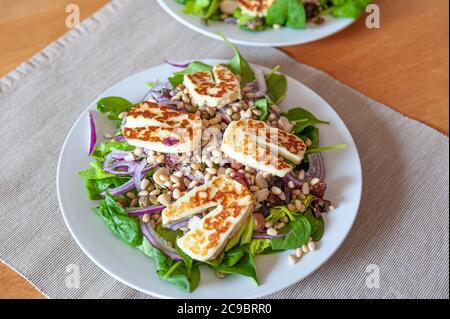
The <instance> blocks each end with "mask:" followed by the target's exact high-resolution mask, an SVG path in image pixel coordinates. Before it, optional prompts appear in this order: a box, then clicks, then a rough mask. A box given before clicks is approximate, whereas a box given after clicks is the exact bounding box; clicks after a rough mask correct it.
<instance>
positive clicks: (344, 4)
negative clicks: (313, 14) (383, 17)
mask: <svg viewBox="0 0 450 319" xmlns="http://www.w3.org/2000/svg"><path fill="white" fill-rule="evenodd" d="M372 2H373V1H372V0H323V1H322V6H323V8H324V9H325V10H324V11H323V14H328V13H329V14H331V15H333V16H335V17H337V18H353V19H357V18H359V17H360V16H361V15H362V14H363V13H364V11H365V10H366V7H367V6H368V5H369V4H371V3H372Z"/></svg>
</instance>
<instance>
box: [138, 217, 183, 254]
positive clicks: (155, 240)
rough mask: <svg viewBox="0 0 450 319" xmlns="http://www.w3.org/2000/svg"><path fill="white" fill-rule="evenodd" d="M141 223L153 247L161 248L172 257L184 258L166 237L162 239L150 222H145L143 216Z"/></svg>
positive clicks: (142, 229)
mask: <svg viewBox="0 0 450 319" xmlns="http://www.w3.org/2000/svg"><path fill="white" fill-rule="evenodd" d="M139 220H140V224H141V231H142V234H143V235H144V236H145V238H147V240H148V241H149V242H150V244H152V246H153V247H155V248H157V249H159V250H161V251H162V252H163V253H164V255H166V256H167V257H169V258H170V259H173V260H176V261H181V260H183V259H182V258H181V257H180V255H178V253H177V252H176V250H175V249H174V248H173V247H171V246H170V245H169V244H168V243H167V242H166V241H165V240H164V239H162V238H161V237H160V236H159V235H158V233H157V232H156V231H155V230H154V229H153V228H152V227H151V226H150V224H149V223H144V222H143V221H142V218H139Z"/></svg>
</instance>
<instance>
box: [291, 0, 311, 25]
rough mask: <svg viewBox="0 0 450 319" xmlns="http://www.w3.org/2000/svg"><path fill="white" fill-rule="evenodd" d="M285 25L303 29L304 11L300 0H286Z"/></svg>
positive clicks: (304, 21) (304, 23) (304, 22)
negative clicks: (286, 13) (286, 14)
mask: <svg viewBox="0 0 450 319" xmlns="http://www.w3.org/2000/svg"><path fill="white" fill-rule="evenodd" d="M286 26H288V27H290V28H292V29H304V28H305V27H306V12H305V7H304V6H303V3H302V2H301V1H298V0H288V16H287V22H286Z"/></svg>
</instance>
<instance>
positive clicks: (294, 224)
mask: <svg viewBox="0 0 450 319" xmlns="http://www.w3.org/2000/svg"><path fill="white" fill-rule="evenodd" d="M283 230H284V233H285V234H286V236H284V237H280V238H275V239H272V249H273V250H286V249H297V248H298V247H301V246H303V245H304V244H306V243H307V242H308V238H309V236H311V225H310V224H309V221H308V219H306V218H305V217H303V216H298V215H296V216H295V218H294V220H292V221H291V222H289V223H288V224H287V225H286V226H285V227H284V228H283Z"/></svg>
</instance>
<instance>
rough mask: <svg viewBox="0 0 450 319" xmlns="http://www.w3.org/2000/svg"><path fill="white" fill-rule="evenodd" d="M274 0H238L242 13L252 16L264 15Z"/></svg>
mask: <svg viewBox="0 0 450 319" xmlns="http://www.w3.org/2000/svg"><path fill="white" fill-rule="evenodd" d="M275 1H276V0H239V8H241V11H242V13H243V14H246V15H249V16H252V17H265V16H267V13H268V11H269V8H270V7H271V6H272V5H273V4H274V2H275ZM299 1H300V0H299Z"/></svg>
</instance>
